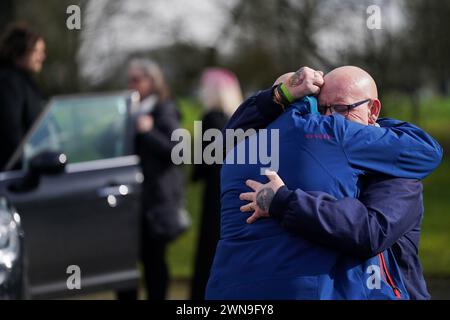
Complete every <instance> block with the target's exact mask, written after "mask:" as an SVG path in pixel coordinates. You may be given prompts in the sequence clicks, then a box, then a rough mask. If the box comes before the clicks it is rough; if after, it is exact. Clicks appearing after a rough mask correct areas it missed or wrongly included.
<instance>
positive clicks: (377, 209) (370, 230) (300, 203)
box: [269, 178, 423, 258]
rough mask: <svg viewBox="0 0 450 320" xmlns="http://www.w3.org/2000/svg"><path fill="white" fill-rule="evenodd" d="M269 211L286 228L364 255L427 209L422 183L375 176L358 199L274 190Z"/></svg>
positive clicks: (376, 250)
mask: <svg viewBox="0 0 450 320" xmlns="http://www.w3.org/2000/svg"><path fill="white" fill-rule="evenodd" d="M269 213H270V215H271V216H272V217H274V218H276V219H279V220H280V222H281V224H282V226H283V227H284V228H286V229H287V230H288V231H290V232H293V233H296V234H298V235H300V236H302V237H303V238H305V239H307V240H310V241H313V242H316V243H319V244H321V245H324V246H327V247H333V248H336V249H337V250H339V251H341V252H344V253H347V254H351V255H357V256H361V257H364V258H367V257H372V256H375V255H376V254H378V253H380V252H382V251H384V250H385V249H387V248H389V247H391V246H392V245H393V244H394V243H395V242H397V241H398V240H399V238H400V237H402V236H403V235H404V234H405V233H406V232H408V231H410V230H411V229H412V228H413V227H414V226H415V225H416V224H417V221H418V219H420V218H421V216H422V213H423V204H422V184H421V183H420V182H419V181H417V180H409V179H399V178H396V179H391V178H389V179H386V178H385V179H377V180H372V181H370V183H369V184H368V186H367V188H366V189H365V190H364V191H363V192H362V194H361V197H360V200H358V199H353V198H343V199H340V200H336V199H335V198H334V197H332V196H331V195H329V194H326V193H322V192H304V191H302V190H300V189H297V190H295V191H290V190H288V189H287V188H286V187H285V186H284V187H282V188H280V189H279V190H278V192H277V193H276V195H275V197H274V198H273V201H272V203H271V205H270V210H269Z"/></svg>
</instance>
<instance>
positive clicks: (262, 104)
mask: <svg viewBox="0 0 450 320" xmlns="http://www.w3.org/2000/svg"><path fill="white" fill-rule="evenodd" d="M273 89H274V88H270V89H267V90H263V91H259V92H258V93H256V94H255V95H253V96H251V97H250V98H248V99H247V100H245V101H244V102H243V103H242V104H241V105H240V106H239V108H238V109H237V110H236V112H235V113H234V114H233V116H232V117H231V118H230V120H229V121H228V123H227V125H226V126H225V129H243V130H244V131H245V130H248V129H255V130H258V129H262V128H265V127H267V126H268V125H269V124H270V123H271V122H272V121H274V120H275V119H276V118H278V116H279V115H280V114H282V113H283V109H282V108H281V106H280V105H278V104H276V103H275V102H274V100H273Z"/></svg>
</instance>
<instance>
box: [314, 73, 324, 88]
mask: <svg viewBox="0 0 450 320" xmlns="http://www.w3.org/2000/svg"><path fill="white" fill-rule="evenodd" d="M313 84H314V85H316V86H319V87H321V86H323V84H324V80H323V76H322V75H319V74H316V76H315V77H314V82H313Z"/></svg>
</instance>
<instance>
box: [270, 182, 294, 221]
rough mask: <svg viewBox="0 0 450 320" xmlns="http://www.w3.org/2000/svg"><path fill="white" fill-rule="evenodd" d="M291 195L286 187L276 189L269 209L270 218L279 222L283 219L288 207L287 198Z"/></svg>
mask: <svg viewBox="0 0 450 320" xmlns="http://www.w3.org/2000/svg"><path fill="white" fill-rule="evenodd" d="M292 193H293V191H291V190H289V189H288V188H287V187H286V186H282V187H281V188H280V189H278V191H277V193H276V194H275V196H274V197H273V200H272V203H271V204H270V208H269V215H270V216H271V217H272V218H275V219H279V220H281V219H282V218H283V216H284V215H285V214H286V211H287V209H288V207H289V197H290V196H291V195H292Z"/></svg>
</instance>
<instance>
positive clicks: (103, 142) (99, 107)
mask: <svg viewBox="0 0 450 320" xmlns="http://www.w3.org/2000/svg"><path fill="white" fill-rule="evenodd" d="M126 119H127V99H126V97H125V96H124V95H117V96H83V97H71V98H56V99H54V100H52V102H51V103H50V106H49V109H48V112H47V114H46V115H45V116H44V118H43V119H42V121H41V122H40V123H39V125H38V127H37V128H36V129H35V130H34V132H33V133H32V134H31V136H30V138H29V139H28V141H27V142H26V143H25V146H24V153H23V159H22V160H23V161H24V166H25V167H26V164H27V163H28V160H29V159H30V158H32V157H33V156H34V155H36V154H38V153H40V152H42V151H61V152H64V153H65V154H66V155H67V158H68V162H69V163H78V162H84V161H91V160H99V159H105V158H115V157H120V156H124V155H125V146H124V143H125V135H126Z"/></svg>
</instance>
